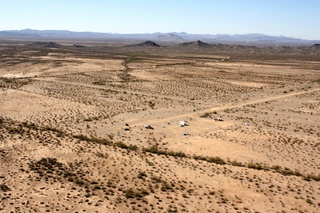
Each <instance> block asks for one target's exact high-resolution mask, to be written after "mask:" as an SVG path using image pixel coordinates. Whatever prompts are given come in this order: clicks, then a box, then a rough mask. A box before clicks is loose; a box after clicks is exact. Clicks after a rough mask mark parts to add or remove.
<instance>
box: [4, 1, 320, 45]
mask: <svg viewBox="0 0 320 213" xmlns="http://www.w3.org/2000/svg"><path fill="white" fill-rule="evenodd" d="M26 28H30V29H38V30H49V29H50V30H53V29H54V30H71V31H93V32H111V33H153V32H164V33H166V32H187V33H201V34H219V33H220V34H246V33H263V34H267V35H275V36H278V35H283V36H289V37H297V38H304V39H314V40H320V0H0V30H21V29H26Z"/></svg>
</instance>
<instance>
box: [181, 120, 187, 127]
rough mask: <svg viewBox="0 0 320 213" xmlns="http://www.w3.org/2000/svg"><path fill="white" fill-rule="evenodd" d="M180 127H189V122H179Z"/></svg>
mask: <svg viewBox="0 0 320 213" xmlns="http://www.w3.org/2000/svg"><path fill="white" fill-rule="evenodd" d="M179 125H180V127H184V126H188V122H187V121H179Z"/></svg>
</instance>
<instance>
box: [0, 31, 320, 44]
mask: <svg viewBox="0 0 320 213" xmlns="http://www.w3.org/2000/svg"><path fill="white" fill-rule="evenodd" d="M0 38H9V39H10V38H20V39H23V38H26V39H28V38H29V39H30V38H34V39H37V38H39V39H41V38H55V39H72V38H74V39H130V40H153V41H163V42H177V43H183V42H188V41H195V40H201V41H203V42H207V43H222V44H244V45H290V46H292V45H313V44H316V43H320V40H305V39H300V38H292V37H285V36H270V35H264V34H242V35H240V34H236V35H228V34H216V35H211V34H188V33H185V32H181V33H176V32H172V33H160V32H157V33H151V34H148V33H140V34H118V33H97V32H73V31H67V30H32V29H25V30H5V31H0Z"/></svg>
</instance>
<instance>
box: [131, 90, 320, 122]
mask: <svg viewBox="0 0 320 213" xmlns="http://www.w3.org/2000/svg"><path fill="white" fill-rule="evenodd" d="M317 91H320V88H317V89H313V90H308V91H303V92H295V93H289V94H284V95H278V96H272V97H266V98H262V99H258V100H251V101H247V102H243V103H238V104H227V105H225V106H218V107H212V108H207V109H203V110H198V111H196V112H192V113H185V114H179V115H175V116H169V117H165V118H163V119H148V121H147V123H148V124H150V125H153V124H157V123H161V122H169V121H173V120H179V119H180V120H183V119H186V118H187V117H191V116H195V115H198V116H199V115H200V114H203V113H206V112H214V111H223V110H227V109H233V108H239V107H244V106H247V105H251V104H258V103H264V102H268V101H275V100H279V99H284V98H288V97H292V96H297V95H303V94H307V93H312V92H317ZM145 123H146V122H144V123H142V122H141V120H137V121H136V122H131V124H132V125H135V126H141V125H143V124H145Z"/></svg>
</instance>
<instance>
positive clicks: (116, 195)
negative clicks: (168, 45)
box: [0, 47, 320, 212]
mask: <svg viewBox="0 0 320 213" xmlns="http://www.w3.org/2000/svg"><path fill="white" fill-rule="evenodd" d="M0 51H2V52H1V53H2V59H1V62H0V63H1V64H0V77H1V78H0V103H1V104H0V161H1V165H0V199H1V202H0V212H319V211H320V202H319V200H320V184H319V183H320V182H319V179H320V160H319V156H320V124H319V119H320V83H319V80H320V71H319V70H320V63H319V60H314V58H313V59H310V60H308V59H306V57H302V58H301V60H297V59H296V58H295V60H291V59H290V57H288V58H286V59H278V58H277V57H274V58H271V59H270V57H268V60H261V57H259V59H256V58H255V57H254V56H253V55H252V56H250V57H247V58H245V59H241V60H240V59H233V58H234V55H233V56H232V57H230V56H228V55H223V56H221V55H204V54H203V55H202V54H199V53H198V54H191V53H185V54H182V53H179V54H174V53H170V54H168V53H166V52H165V53H161V52H152V54H151V53H149V54H141V53H139V54H136V55H134V54H129V55H126V54H123V53H117V54H113V53H112V54H111V53H110V52H108V51H107V50H97V51H93V50H92V49H90V50H87V49H79V50H72V51H69V50H63V51H62V50H57V49H46V50H45V51H44V50H42V49H30V48H22V49H15V48H13V47H2V49H1V50H0ZM104 51H105V52H104ZM222 59H223V60H222ZM218 117H219V118H222V119H223V121H215V120H214V119H213V118H218ZM179 121H187V122H188V126H184V127H180V126H179ZM125 124H126V125H125ZM145 124H149V125H151V126H152V127H153V129H146V128H144V125H145Z"/></svg>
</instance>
